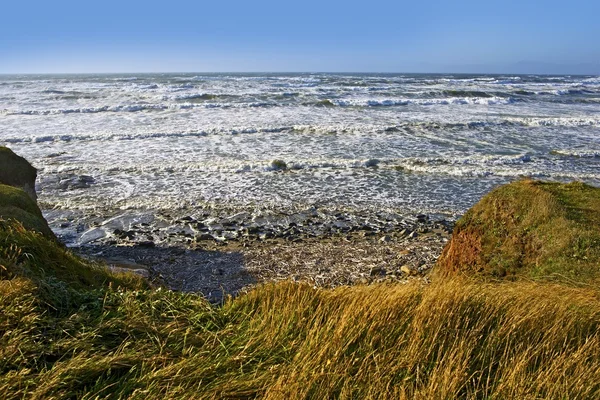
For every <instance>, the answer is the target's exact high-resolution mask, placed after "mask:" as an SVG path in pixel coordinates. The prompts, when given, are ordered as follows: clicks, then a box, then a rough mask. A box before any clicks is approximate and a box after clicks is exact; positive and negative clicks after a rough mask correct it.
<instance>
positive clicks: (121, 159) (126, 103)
mask: <svg viewBox="0 0 600 400" xmlns="http://www.w3.org/2000/svg"><path fill="white" fill-rule="evenodd" d="M599 83H600V81H599V80H598V78H580V77H544V76H538V77H530V76H493V77H492V76H465V77H463V76H450V75H448V76H422V75H361V74H344V75H331V74H312V75H290V76H280V75H273V76H270V75H263V76H256V75H254V76H243V75H238V74H230V75H193V74H177V75H141V74H140V75H137V76H136V77H135V79H132V77H131V76H123V77H115V76H110V77H103V76H92V77H83V78H82V77H55V78H47V77H44V78H43V79H37V78H35V77H12V78H11V77H5V76H2V77H0V99H1V100H0V126H2V129H1V130H0V143H3V144H6V143H8V144H9V145H10V146H11V147H13V148H14V149H15V151H17V152H19V153H20V154H23V155H25V156H26V157H28V158H29V159H31V160H32V161H33V162H34V164H35V166H36V167H37V168H38V170H39V178H40V180H39V185H38V186H39V188H38V189H39V193H40V198H41V199H42V201H44V202H45V204H48V205H50V206H54V205H59V206H60V205H65V206H69V207H75V208H77V207H89V208H95V207H100V206H106V207H109V208H110V207H116V208H121V207H124V208H128V207H134V208H135V207H149V208H153V207H165V208H169V207H173V206H176V205H181V204H187V205H188V206H193V204H197V203H198V202H201V201H212V202H215V203H216V204H221V203H227V204H238V203H240V204H246V205H248V204H253V205H255V206H258V205H265V206H268V207H273V208H277V207H282V206H284V205H293V204H296V203H298V202H307V203H315V204H317V203H318V204H343V205H344V206H356V207H361V208H364V207H374V208H383V207H392V208H393V207H400V208H409V209H412V210H425V209H429V210H442V209H444V210H455V211H456V210H458V211H460V210H464V208H465V207H467V206H468V205H469V204H471V203H472V202H474V201H475V200H476V199H477V198H478V197H479V196H480V195H481V194H483V193H484V192H486V191H487V190H488V189H489V188H490V187H492V186H494V185H496V184H499V183H502V182H506V181H509V180H511V179H515V178H516V177H518V176H520V175H529V176H539V177H545V178H552V179H561V180H568V179H584V180H586V181H587V182H590V183H597V182H600V176H598V175H599V172H598V168H597V165H598V162H597V158H598V152H597V151H596V150H597V149H599V148H600V143H599V139H598V138H599V137H600V109H599V108H598V106H599V103H598V98H600V95H599V93H600V90H599V86H598V84H599ZM327 99H329V100H327ZM557 149H558V150H557ZM553 150H554V151H553ZM275 159H280V160H283V161H284V162H285V163H286V165H287V169H285V170H283V169H281V168H272V162H273V160H275ZM79 175H91V176H93V177H94V183H92V184H90V185H89V187H87V188H71V189H69V190H65V189H64V188H62V189H61V187H62V186H61V184H60V182H61V180H63V181H65V180H66V181H68V180H69V179H71V180H72V179H76V177H77V176H79ZM73 176H75V178H73ZM63 186H64V185H63Z"/></svg>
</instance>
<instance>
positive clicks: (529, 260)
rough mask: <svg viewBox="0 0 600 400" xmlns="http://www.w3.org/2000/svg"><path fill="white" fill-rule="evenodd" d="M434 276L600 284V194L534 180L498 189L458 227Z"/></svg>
mask: <svg viewBox="0 0 600 400" xmlns="http://www.w3.org/2000/svg"><path fill="white" fill-rule="evenodd" d="M434 273H435V274H436V275H442V276H451V275H463V276H464V275H467V276H479V277H488V278H498V279H500V278H502V279H507V278H508V279H511V280H512V279H518V278H525V279H536V280H539V279H543V280H555V281H562V282H569V283H575V284H582V283H583V284H588V283H591V282H600V188H596V187H592V186H589V185H586V184H584V183H581V182H572V183H569V184H560V183H556V182H541V181H534V180H529V179H524V180H520V181H517V182H513V183H511V184H508V185H503V186H500V187H498V188H496V189H495V190H493V191H492V192H490V193H489V194H487V195H486V196H484V197H483V198H482V199H481V200H480V201H479V202H478V203H477V204H476V205H474V206H473V207H472V208H471V209H470V210H469V211H468V212H467V213H466V214H465V215H464V216H463V217H462V218H461V219H460V220H459V221H458V222H457V223H456V226H455V229H454V233H453V234H452V239H451V240H450V241H449V242H448V244H447V245H446V247H445V248H444V250H443V252H442V255H441V256H440V258H439V259H438V262H437V263H436V265H435V268H434Z"/></svg>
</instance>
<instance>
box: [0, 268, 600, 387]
mask: <svg viewBox="0 0 600 400" xmlns="http://www.w3.org/2000/svg"><path fill="white" fill-rule="evenodd" d="M0 282H1V283H0V293H1V296H0V302H1V304H0V307H1V309H2V310H3V312H2V314H1V316H0V332H1V338H0V344H1V346H0V360H1V361H0V371H1V373H0V393H2V394H3V398H34V399H36V398H37V399H47V398H87V399H91V398H115V399H116V398H139V399H142V398H143V399H154V398H155V399H159V398H190V399H191V398H214V399H220V398H255V397H261V398H263V397H264V398H270V399H311V398H315V399H322V398H360V399H362V398H367V399H369V398H370V399H381V398H399V399H402V398H407V399H408V398H411V399H412V398H422V399H454V398H466V399H476V398H481V399H488V398H499V399H527V398H531V399H541V398H546V399H556V398H569V399H577V398H579V399H592V398H598V397H599V396H600V331H599V329H598V328H599V327H600V294H599V292H598V291H597V290H595V289H582V288H570V287H566V286H559V285H553V284H537V283H527V282H510V283H505V284H500V285H492V284H481V283H474V282H468V281H457V280H449V281H445V282H439V283H437V284H432V285H420V284H409V285H397V284H396V285H372V286H355V287H341V288H337V289H333V290H331V289H314V288H312V287H310V286H308V285H303V284H296V283H290V282H280V283H277V284H270V285H266V286H262V287H259V288H256V289H255V290H253V291H251V292H249V293H247V294H245V295H243V296H241V297H239V298H237V299H234V300H231V301H229V302H228V303H227V304H225V305H224V306H223V307H221V308H214V307H212V306H210V305H209V304H208V303H206V302H205V301H204V300H203V299H202V298H201V297H199V296H196V295H191V294H182V293H174V292H170V291H165V290H120V289H115V288H107V289H105V290H103V291H95V292H90V293H91V294H92V293H93V296H88V297H87V298H83V299H82V300H81V301H80V303H79V304H74V303H71V305H72V308H71V310H70V312H68V313H66V314H65V313H61V315H57V314H56V313H54V312H53V310H52V309H51V308H49V307H48V306H47V305H46V304H45V303H43V302H41V301H40V300H39V298H38V297H37V295H36V287H35V285H34V284H32V282H31V281H29V280H27V279H24V278H13V279H11V280H4V281H0Z"/></svg>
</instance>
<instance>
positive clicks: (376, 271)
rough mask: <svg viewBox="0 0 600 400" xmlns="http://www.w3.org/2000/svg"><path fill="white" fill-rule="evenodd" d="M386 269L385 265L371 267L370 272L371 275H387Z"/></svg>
mask: <svg viewBox="0 0 600 400" xmlns="http://www.w3.org/2000/svg"><path fill="white" fill-rule="evenodd" d="M385 274H386V271H385V268H383V267H374V268H371V271H370V272H369V275H371V276H385Z"/></svg>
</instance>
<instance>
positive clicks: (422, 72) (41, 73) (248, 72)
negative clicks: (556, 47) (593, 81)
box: [0, 71, 600, 76]
mask: <svg viewBox="0 0 600 400" xmlns="http://www.w3.org/2000/svg"><path fill="white" fill-rule="evenodd" d="M125 74H411V75H418V74H429V75H445V74H449V75H507V74H514V75H547V76H551V75H563V76H592V75H599V76H600V71H598V72H596V73H550V72H538V73H536V72H511V71H508V72H475V71H462V72H457V71H454V72H452V71H445V72H439V71H438V72H426V71H421V72H414V71H387V72H383V71H119V72H101V71H93V72H0V76H2V75H125Z"/></svg>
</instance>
